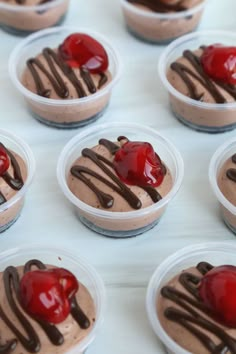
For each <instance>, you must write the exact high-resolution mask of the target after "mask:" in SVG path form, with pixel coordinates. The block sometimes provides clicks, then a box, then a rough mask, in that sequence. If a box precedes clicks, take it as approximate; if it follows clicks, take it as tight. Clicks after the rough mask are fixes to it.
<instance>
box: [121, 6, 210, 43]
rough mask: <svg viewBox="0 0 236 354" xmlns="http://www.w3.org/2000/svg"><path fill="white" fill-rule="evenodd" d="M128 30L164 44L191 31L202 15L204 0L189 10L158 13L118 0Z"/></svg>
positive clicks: (148, 39) (153, 41)
mask: <svg viewBox="0 0 236 354" xmlns="http://www.w3.org/2000/svg"><path fill="white" fill-rule="evenodd" d="M120 2H121V8H122V11H123V15H124V18H125V22H126V25H127V28H128V30H129V31H130V32H131V33H132V34H133V35H135V36H136V37H138V38H140V39H142V40H145V41H148V42H152V43H160V44H165V43H168V42H170V41H172V40H174V39H176V38H178V37H179V36H182V35H183V34H186V33H188V32H191V31H193V30H194V29H195V28H196V27H197V25H198V23H199V21H200V19H201V16H202V13H203V10H204V7H205V4H206V0H205V1H204V0H203V1H202V2H201V3H200V4H198V5H196V6H194V7H192V8H191V9H189V10H186V11H181V12H174V13H173V12H172V13H170V12H169V13H158V12H153V11H148V10H146V9H144V8H141V7H138V6H137V5H134V4H132V3H129V2H128V1H127V0H120Z"/></svg>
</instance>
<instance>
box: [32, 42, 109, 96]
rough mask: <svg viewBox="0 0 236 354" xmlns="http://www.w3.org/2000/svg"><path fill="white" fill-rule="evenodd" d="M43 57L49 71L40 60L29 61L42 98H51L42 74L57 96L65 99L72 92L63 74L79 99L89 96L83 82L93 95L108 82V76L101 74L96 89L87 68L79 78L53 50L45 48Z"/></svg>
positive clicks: (83, 68) (38, 92)
mask: <svg viewBox="0 0 236 354" xmlns="http://www.w3.org/2000/svg"><path fill="white" fill-rule="evenodd" d="M42 55H43V56H44V58H45V60H46V62H47V64H48V67H49V69H47V68H46V66H45V65H44V64H43V63H42V61H40V60H39V59H38V58H31V59H29V60H28V61H27V66H28V69H29V70H30V72H31V74H32V76H33V79H34V82H35V86H36V90H37V94H38V95H40V96H43V97H47V98H50V96H51V90H50V89H49V88H46V87H45V86H44V83H43V80H42V77H41V75H40V73H43V74H44V75H45V76H46V77H47V78H48V80H49V82H50V83H51V85H52V87H53V88H54V90H55V92H56V94H57V95H58V96H59V97H60V98H63V99H66V98H69V96H70V92H69V89H68V87H67V85H66V83H65V82H64V80H63V76H62V75H61V72H62V73H63V74H64V75H65V77H66V78H67V79H68V80H69V81H70V83H71V84H72V85H73V86H74V88H75V90H76V92H77V95H78V97H79V98H82V97H85V96H87V94H86V92H85V90H84V86H83V84H82V81H83V83H84V85H85V86H86V87H87V89H88V91H89V92H90V93H91V94H93V93H95V92H96V91H97V90H99V89H100V88H101V87H102V86H103V85H104V84H105V83H106V82H107V80H108V78H107V75H106V74H105V73H101V74H100V80H99V82H98V87H96V85H95V83H94V81H93V77H92V75H91V74H90V72H89V70H87V69H86V68H85V67H83V66H82V67H81V68H80V69H79V72H80V77H77V75H76V72H75V71H74V70H73V69H72V68H71V67H70V66H69V65H68V64H67V63H66V62H65V61H64V60H63V59H62V58H61V57H60V55H59V54H57V53H56V52H55V51H54V50H53V49H50V48H44V49H43V51H42Z"/></svg>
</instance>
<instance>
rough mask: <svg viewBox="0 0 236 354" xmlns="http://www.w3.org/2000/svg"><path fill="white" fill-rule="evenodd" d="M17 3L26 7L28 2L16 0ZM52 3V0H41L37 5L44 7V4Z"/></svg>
mask: <svg viewBox="0 0 236 354" xmlns="http://www.w3.org/2000/svg"><path fill="white" fill-rule="evenodd" d="M15 1H16V3H17V4H19V5H24V4H25V2H26V0H15ZM50 1H52V0H41V1H39V2H38V3H37V4H36V5H42V4H45V3H47V2H50Z"/></svg>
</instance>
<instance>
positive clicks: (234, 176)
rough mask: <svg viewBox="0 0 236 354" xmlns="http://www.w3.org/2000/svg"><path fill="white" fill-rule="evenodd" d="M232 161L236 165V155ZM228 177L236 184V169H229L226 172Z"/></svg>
mask: <svg viewBox="0 0 236 354" xmlns="http://www.w3.org/2000/svg"><path fill="white" fill-rule="evenodd" d="M231 161H232V162H233V163H234V164H236V154H234V155H233V156H232V157H231ZM226 176H227V177H228V178H229V179H230V180H231V181H233V182H235V183H236V168H229V169H228V170H227V171H226Z"/></svg>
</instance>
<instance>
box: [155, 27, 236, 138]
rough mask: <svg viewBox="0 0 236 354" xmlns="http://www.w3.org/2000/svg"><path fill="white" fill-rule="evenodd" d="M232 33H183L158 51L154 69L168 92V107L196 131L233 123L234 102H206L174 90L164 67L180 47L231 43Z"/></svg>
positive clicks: (229, 126)
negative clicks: (156, 68) (156, 63)
mask: <svg viewBox="0 0 236 354" xmlns="http://www.w3.org/2000/svg"><path fill="white" fill-rule="evenodd" d="M235 41H236V34H235V33H233V32H227V31H204V32H196V33H191V34H188V35H186V36H183V37H181V38H179V39H177V40H176V41H174V42H173V43H171V44H170V45H169V46H167V48H166V49H164V51H163V52H162V55H161V57H160V60H159V64H158V69H159V75H160V78H161V80H162V82H163V84H164V86H165V88H166V89H167V91H168V93H169V100H170V106H171V109H172V111H173V113H174V115H175V116H176V118H177V119H178V120H179V121H180V122H181V123H183V124H185V125H187V126H188V127H189V128H192V129H194V130H197V131H201V132H207V133H222V132H225V131H229V130H232V129H234V128H235V127H236V102H231V103H207V102H201V101H197V100H194V99H192V98H190V97H188V96H185V95H183V94H182V93H180V92H179V91H178V90H176V89H175V88H174V87H173V86H172V85H171V83H170V82H169V81H168V79H167V72H168V69H169V67H170V65H171V63H173V62H174V61H175V60H176V59H178V58H179V57H181V56H182V53H183V51H184V50H187V49H190V50H193V51H194V50H197V49H198V48H199V47H200V46H202V45H206V46H207V45H212V44H216V43H220V44H222V45H226V46H227V45H228V46H235Z"/></svg>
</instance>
